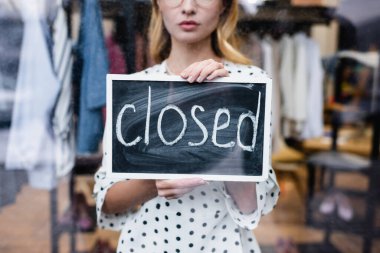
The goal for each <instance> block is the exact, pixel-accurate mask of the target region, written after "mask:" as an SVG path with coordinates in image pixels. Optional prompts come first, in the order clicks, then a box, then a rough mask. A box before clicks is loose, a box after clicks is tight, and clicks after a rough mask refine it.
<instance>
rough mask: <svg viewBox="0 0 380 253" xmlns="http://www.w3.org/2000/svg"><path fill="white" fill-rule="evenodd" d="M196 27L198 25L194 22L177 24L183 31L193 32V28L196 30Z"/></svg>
mask: <svg viewBox="0 0 380 253" xmlns="http://www.w3.org/2000/svg"><path fill="white" fill-rule="evenodd" d="M198 25H199V23H197V22H195V21H182V22H181V23H179V26H180V27H181V28H182V29H183V30H185V31H191V30H194V29H195V28H197V26H198Z"/></svg>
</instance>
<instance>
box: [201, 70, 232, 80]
mask: <svg viewBox="0 0 380 253" xmlns="http://www.w3.org/2000/svg"><path fill="white" fill-rule="evenodd" d="M226 76H228V71H227V70H226V69H217V70H215V71H214V72H212V73H211V74H210V75H209V76H207V78H206V79H207V80H209V81H210V80H213V79H215V78H217V77H226Z"/></svg>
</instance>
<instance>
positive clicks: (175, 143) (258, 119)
mask: <svg viewBox="0 0 380 253" xmlns="http://www.w3.org/2000/svg"><path fill="white" fill-rule="evenodd" d="M271 93H272V91H271V80H270V79H269V78H266V77H260V78H257V77H256V78H249V80H248V79H247V80H244V79H241V78H239V80H237V79H234V78H232V77H226V78H219V79H217V80H216V81H211V82H204V83H201V84H189V83H188V82H187V81H184V80H183V79H181V78H180V77H175V76H167V75H156V76H152V75H149V76H141V75H108V76H107V126H106V138H107V140H111V141H107V142H106V147H105V149H106V152H107V156H106V159H109V160H108V164H112V166H109V168H107V169H108V171H107V173H110V176H111V177H117V178H121V177H122V178H140V179H169V178H186V177H201V178H204V179H206V180H223V181H263V180H265V179H266V178H267V176H268V167H269V164H270V162H269V157H270V150H269V148H270V112H271Z"/></svg>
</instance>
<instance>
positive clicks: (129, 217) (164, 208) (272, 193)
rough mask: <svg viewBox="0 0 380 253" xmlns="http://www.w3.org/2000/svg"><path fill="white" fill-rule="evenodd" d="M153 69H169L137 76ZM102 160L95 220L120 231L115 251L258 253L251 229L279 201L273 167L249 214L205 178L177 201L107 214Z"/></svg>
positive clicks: (233, 69)
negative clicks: (104, 211) (244, 212)
mask: <svg viewBox="0 0 380 253" xmlns="http://www.w3.org/2000/svg"><path fill="white" fill-rule="evenodd" d="M224 66H225V68H226V69H227V70H228V71H229V74H230V76H235V75H238V76H239V75H241V76H243V75H250V76H252V75H254V76H257V75H265V73H264V72H263V71H262V70H261V69H259V68H257V67H254V66H246V65H239V64H234V63H231V62H227V61H225V62H224ZM152 73H156V74H157V73H167V72H166V63H165V62H163V63H162V64H158V65H155V66H153V67H151V68H148V69H147V70H145V71H142V72H139V73H136V74H135V75H146V74H148V75H149V74H152ZM104 141H106V140H104ZM104 155H106V154H104ZM105 161H106V159H103V165H102V167H101V168H100V169H99V170H98V172H97V173H96V175H95V182H96V183H95V187H94V196H95V198H96V210H97V222H98V225H99V227H100V228H103V229H112V230H118V231H121V234H120V238H119V243H118V247H117V253H127V252H128V253H129V252H137V253H145V252H146V253H173V252H182V253H188V252H207V253H208V252H217V253H227V252H229V253H252V252H255V253H258V252H260V248H259V246H258V243H257V241H256V238H255V237H254V235H253V233H252V231H251V230H252V229H254V228H255V227H256V226H257V225H258V223H259V221H260V218H261V216H262V215H264V214H267V213H269V212H270V211H271V210H272V209H273V207H274V206H275V204H276V202H277V199H278V196H279V193H280V192H279V187H278V185H277V181H276V176H275V174H274V171H273V170H272V169H270V173H269V178H268V180H267V181H265V182H260V183H256V198H257V210H256V211H254V212H253V213H251V214H243V213H242V212H240V211H239V210H238V208H237V207H236V205H235V203H234V201H233V199H232V197H231V196H230V195H229V194H228V193H227V191H226V189H225V187H224V183H223V182H209V184H206V185H203V186H199V187H197V188H195V189H194V190H193V191H191V192H190V193H187V194H185V195H183V196H182V197H181V198H178V199H173V200H167V199H165V198H162V197H156V198H154V199H152V200H150V201H148V202H146V203H144V204H143V205H142V206H141V208H139V210H137V211H136V212H133V213H132V212H125V213H119V214H113V215H106V214H104V213H102V212H101V209H102V205H103V202H104V197H105V195H106V192H107V190H108V189H109V188H110V187H111V186H112V185H113V184H114V183H116V181H112V180H111V179H109V178H107V177H106V170H105V168H106V167H107V166H108V164H106V162H105ZM126 194H128V193H127V192H126Z"/></svg>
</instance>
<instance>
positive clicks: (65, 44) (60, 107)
mask: <svg viewBox="0 0 380 253" xmlns="http://www.w3.org/2000/svg"><path fill="white" fill-rule="evenodd" d="M66 21H67V17H66V13H65V11H64V10H63V8H62V6H59V7H58V11H57V15H56V18H55V20H54V23H53V31H54V33H53V49H52V52H53V62H54V70H55V72H56V75H57V77H58V80H59V83H60V86H61V89H60V92H59V96H58V98H57V103H56V105H55V109H54V115H53V130H54V137H55V162H56V173H57V177H61V176H65V175H67V174H68V173H69V172H70V171H71V170H72V168H73V167H74V162H75V143H74V141H75V140H74V132H73V129H74V128H73V122H72V116H73V110H72V106H71V98H72V89H71V76H72V66H73V57H72V43H71V40H70V38H69V36H68V28H67V23H66Z"/></svg>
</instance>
